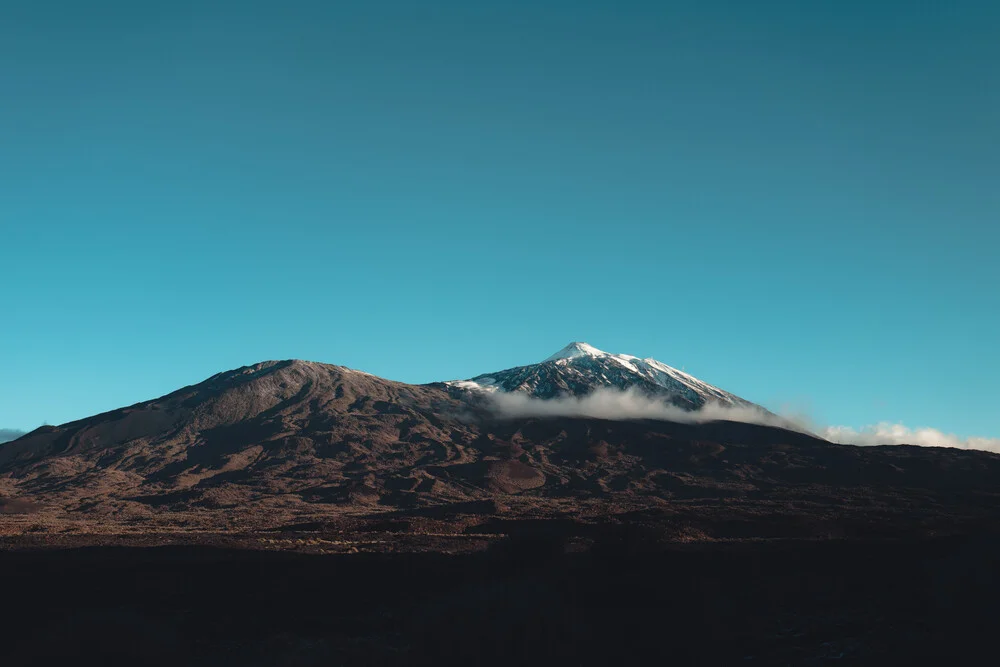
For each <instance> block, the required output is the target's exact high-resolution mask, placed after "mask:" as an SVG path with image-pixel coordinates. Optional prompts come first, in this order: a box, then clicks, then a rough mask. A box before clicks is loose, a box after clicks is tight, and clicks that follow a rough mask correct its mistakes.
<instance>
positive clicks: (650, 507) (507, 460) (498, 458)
mask: <svg viewBox="0 0 1000 667" xmlns="http://www.w3.org/2000/svg"><path fill="white" fill-rule="evenodd" d="M568 354H572V356H559V357H558V358H556V359H554V360H552V361H549V362H543V364H542V365H543V366H544V365H545V364H550V365H554V366H549V367H548V368H553V367H554V368H555V371H554V376H555V377H556V378H559V379H562V378H565V377H567V376H566V375H565V374H564V372H565V370H566V368H567V367H570V366H571V364H570V363H568V362H572V361H574V360H582V361H583V362H586V363H589V364H593V363H594V360H596V362H597V364H598V365H597V366H583V367H582V369H583V370H582V371H581V373H584V371H586V372H588V373H591V374H592V372H593V371H592V369H593V368H595V367H601V365H603V364H615V363H618V361H616V360H614V359H611V360H609V359H606V358H601V356H599V355H596V354H595V353H593V352H589V351H588V350H582V353H580V354H576V351H574V350H571V351H569V353H568ZM564 361H566V362H567V363H565V364H564V363H562V362H564ZM628 361H630V363H632V365H633V366H634V367H635V368H637V369H643V368H647V367H648V368H653V369H656V367H655V366H654V365H653V364H652V363H651V362H649V361H648V360H646V366H643V365H641V364H638V363H637V362H635V361H631V360H628ZM574 367H575V366H574ZM637 374H638V372H633V373H632V374H631V375H629V376H627V377H628V378H629V379H630V380H633V379H634V378H635V376H636V375H637ZM605 377H609V376H607V372H605ZM670 377H671V378H674V379H676V377H675V376H673V375H671V376H670ZM608 381H610V379H609V380H608ZM656 386H657V387H661V388H662V385H659V384H656ZM685 386H686V387H688V389H691V390H692V391H694V388H693V387H691V386H689V385H687V384H685ZM695 387H700V385H695ZM696 393H697V398H698V400H702V399H704V400H708V399H707V398H705V395H704V394H705V393H709V392H708V390H705V389H701V391H699V392H696ZM734 399H735V397H734ZM694 400H695V399H692V402H694ZM492 405H493V402H492V401H491V400H490V394H489V393H488V392H482V391H469V390H467V389H464V388H462V387H461V386H454V385H450V384H447V383H436V384H430V385H420V386H417V385H407V384H403V383H399V382H392V381H389V380H384V379H382V378H378V377H375V376H372V375H368V374H366V373H362V372H358V371H353V370H350V369H347V368H343V367H340V366H331V365H327V364H319V363H313V362H305V361H271V362H264V363H260V364H256V365H254V366H248V367H244V368H240V369H236V370H234V371H228V372H225V373H220V374H218V375H215V376H212V377H211V378H209V379H208V380H205V381H204V382H201V383H199V384H196V385H192V386H189V387H185V388H183V389H180V390H178V391H176V392H173V393H171V394H168V395H166V396H163V397H161V398H158V399H155V400H152V401H146V402H143V403H137V404H135V405H133V406H130V407H127V408H122V409H120V410H114V411H111V412H108V413H104V414H100V415H95V416H94V417H90V418H88V419H83V420H80V421H76V422H72V423H69V424H64V425H62V426H58V427H43V428H41V429H38V430H36V431H34V432H32V433H29V434H27V435H25V436H23V437H21V438H19V439H18V440H15V441H13V442H9V443H5V444H2V445H0V533H3V532H4V531H16V530H28V529H31V530H35V529H36V528H37V527H38V526H41V527H42V529H44V530H49V531H52V532H61V531H64V530H82V531H150V530H161V529H167V528H169V529H171V530H204V529H209V528H211V529H226V530H230V529H232V528H233V527H238V528H240V529H245V530H256V529H260V528H268V527H280V526H287V525H298V524H299V523H302V522H304V521H312V522H317V521H327V522H330V521H346V520H351V521H355V520H357V521H381V520H382V519H378V517H384V516H387V514H386V513H388V516H392V517H396V519H399V517H407V518H406V522H407V523H406V525H413V526H423V528H419V530H422V531H425V532H426V531H431V532H433V531H438V532H440V531H459V532H461V531H462V530H464V529H466V528H468V527H471V526H474V525H479V524H484V523H486V522H489V521H492V520H493V519H494V518H496V517H522V518H523V517H535V518H539V517H549V518H552V517H574V519H573V520H574V521H582V522H583V523H587V522H590V521H596V520H600V521H606V520H607V517H609V516H611V515H617V514H622V513H635V512H654V513H655V514H656V516H660V517H661V518H662V520H663V521H667V523H668V524H669V525H670V526H671V528H670V530H671V531H674V533H676V534H678V535H681V534H684V535H703V536H719V537H725V536H740V535H744V534H746V535H773V536H781V535H785V536H788V535H796V536H815V535H826V534H830V533H831V532H836V531H844V530H847V528H845V526H854V528H851V529H850V530H872V529H871V528H869V526H870V525H872V522H875V523H876V524H877V525H878V526H879V528H878V529H877V530H879V531H884V530H889V529H890V527H891V529H892V530H899V529H901V528H900V527H901V526H910V527H915V528H913V529H914V530H922V531H923V530H929V529H930V528H929V527H934V526H951V525H957V524H958V523H960V522H969V521H978V520H981V519H983V518H984V517H986V518H988V517H993V516H996V515H997V511H998V507H1000V502H998V491H997V489H998V488H1000V487H998V485H997V484H996V480H997V479H1000V456H997V455H991V454H987V453H983V452H970V451H963V450H942V449H931V448H915V447H890V448H862V447H851V446H843V445H834V444H831V443H828V442H826V441H824V440H820V439H817V438H815V437H812V436H809V435H807V434H803V433H797V432H793V431H787V430H784V429H781V428H775V427H769V426H761V425H755V424H745V423H736V422H727V421H716V422H709V423H703V424H681V423H674V422H669V421H658V420H648V419H630V420H621V421H617V420H616V421H608V420H601V419H592V418H584V417H532V418H528V417H521V418H507V417H502V416H500V415H498V414H496V413H494V412H493V411H492V409H491V406H492ZM26 512H27V513H30V516H28V517H27V518H24V519H22V518H19V517H21V516H22V515H24V514H25V513H26ZM643 516H645V515H643ZM435 517H437V518H435ZM456 517H457V518H456ZM463 517H464V518H463ZM427 521H430V522H431V524H426V522H427ZM420 522H425V523H420ZM435 522H436V523H435ZM415 530H416V529H415Z"/></svg>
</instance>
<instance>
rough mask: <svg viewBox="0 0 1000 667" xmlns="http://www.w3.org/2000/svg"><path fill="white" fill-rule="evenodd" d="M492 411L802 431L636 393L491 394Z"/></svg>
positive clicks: (773, 418) (743, 413) (742, 411)
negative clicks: (720, 423)
mask: <svg viewBox="0 0 1000 667" xmlns="http://www.w3.org/2000/svg"><path fill="white" fill-rule="evenodd" d="M486 396H487V397H488V399H489V401H490V403H491V404H492V407H493V409H494V410H495V411H496V412H498V413H499V414H501V415H503V416H505V417H592V418H595V419H616V420H620V419H662V420H664V421H672V422H681V423H685V424H700V423H704V422H710V421H735V422H745V423H749V424H765V425H768V426H779V427H781V428H788V429H793V430H797V431H804V430H805V428H803V426H802V425H800V424H799V423H797V422H795V421H793V420H790V419H787V418H785V417H780V416H778V415H775V414H771V413H769V412H764V411H762V410H759V409H756V408H752V407H730V406H726V405H722V404H720V403H709V404H707V405H705V406H704V407H703V408H701V409H700V410H695V411H689V410H684V409H683V408H679V407H677V406H675V405H670V404H668V403H665V402H663V401H662V400H659V399H656V398H653V397H650V396H647V395H646V394H644V393H642V392H641V391H638V390H636V389H628V390H625V391H621V390H618V389H605V388H601V389H597V390H596V391H594V392H592V393H590V394H587V395H585V396H563V397H559V398H548V399H543V398H535V397H533V396H530V395H528V394H525V393H522V392H511V393H505V392H499V391H498V392H491V393H489V394H487V395H486Z"/></svg>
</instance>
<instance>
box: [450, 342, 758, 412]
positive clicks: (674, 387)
mask: <svg viewBox="0 0 1000 667" xmlns="http://www.w3.org/2000/svg"><path fill="white" fill-rule="evenodd" d="M458 384H460V385H461V386H465V387H472V388H476V387H478V388H481V389H485V390H490V391H504V392H514V391H517V392H525V393H528V394H530V395H532V396H535V397H537V398H554V397H556V396H562V395H572V396H583V395H586V394H589V393H592V392H593V391H595V390H597V389H621V390H628V389H638V390H639V391H642V392H644V393H646V394H649V395H651V396H656V397H658V398H663V399H664V400H666V401H667V402H670V403H672V404H674V405H676V406H678V407H681V408H685V409H688V410H697V409H698V408H701V407H703V406H704V405H705V404H706V403H711V402H714V403H720V404H722V405H726V406H741V407H759V406H755V405H754V404H753V403H750V402H749V401H747V400H744V399H742V398H740V397H739V396H735V395H734V394H730V393H729V392H727V391H723V390H722V389H719V388H718V387H714V386H712V385H710V384H708V383H707V382H702V381H701V380H699V379H698V378H696V377H694V376H692V375H688V374H687V373H685V372H683V371H679V370H677V369H676V368H673V367H672V366H668V365H667V364H664V363H662V362H659V361H657V360H656V359H640V358H639V357H635V356H632V355H629V354H612V353H610V352H604V351H603V350H599V349H597V348H596V347H594V346H593V345H589V344H587V343H584V342H573V343H570V344H569V345H567V346H566V347H564V348H562V349H561V350H559V351H558V352H556V353H555V354H553V355H552V356H550V357H548V358H547V359H545V360H544V361H542V362H540V363H537V364H531V365H529V366H518V367H516V368H509V369H507V370H503V371H497V372H495V373H484V374H482V375H477V376H476V377H474V378H472V379H471V380H468V381H466V382H462V383H458Z"/></svg>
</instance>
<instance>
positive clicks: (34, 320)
mask: <svg viewBox="0 0 1000 667" xmlns="http://www.w3.org/2000/svg"><path fill="white" fill-rule="evenodd" d="M997 34H1000V5H998V4H997V3H995V2H971V1H964V0H957V1H955V2H951V3H912V2H877V1H876V2H859V1H853V0H848V1H844V0H841V1H838V2H826V1H823V0H819V1H816V2H808V3H803V2H792V1H786V2H777V1H769V0H764V1H761V2H753V3H749V2H711V1H708V2H705V1H699V2H674V3H672V2H648V3H646V2H642V3H640V2H631V3H630V2H618V3H608V2H600V3H597V2H586V1H584V2H580V1H577V2H562V1H558V2H555V1H550V2H541V3H528V2H503V3H499V2H497V3H494V2H485V1H484V2H479V3H469V2H428V3H415V2H378V1H373V2H365V3H330V2H280V3H279V2H254V1H248V0H244V1H242V2H214V3H212V2H209V3H204V2H183V1H178V2H170V3H165V2H164V3H134V2H109V1H106V0H95V1H94V2H90V3H80V2H52V1H46V0H37V1H35V2H21V3H12V2H8V3H4V4H3V5H2V6H0V97H2V103H0V268H2V274H0V275H2V278H0V308H2V311H0V312H2V318H3V319H2V320H0V325H2V326H0V427H8V428H25V429H27V428H33V427H35V426H37V425H39V424H40V423H42V422H43V421H47V422H49V423H60V422H64V421H68V420H71V419H76V418H80V417H84V416H87V415H89V414H92V413H95V412H99V411H104V410H108V409H112V408H115V407H118V406H121V405H125V404H130V403H134V402H136V401H139V400H144V399H148V398H151V397H154V396H157V395H160V394H163V393H166V392H168V391H171V390H173V389H175V388H177V387H179V386H181V385H185V384H191V383H194V382H197V381H200V380H201V379H204V378H205V377H207V376H208V375H211V374H213V373H215V372H217V371H220V370H223V369H227V368H232V367H236V366H240V365H244V364H249V363H254V362H256V361H260V360H264V359H273V358H290V357H297V358H305V359H312V360H317V361H326V362H331V363H338V364H344V365H348V366H351V367H354V368H359V369H362V370H366V371H369V372H372V373H376V374H378V375H382V376H385V377H388V378H392V379H397V380H403V381H408V382H427V381H432V380H439V379H451V378H460V377H468V376H472V375H475V374H478V373H480V372H485V371H490V370H497V369H499V368H505V367H509V366H514V365H520V364H525V363H532V362H535V361H539V360H541V359H543V358H545V357H546V356H548V355H549V354H551V353H552V352H554V351H556V350H557V349H559V348H560V347H562V346H563V345H565V344H566V343H567V342H569V341H571V340H585V341H588V342H590V343H591V344H593V345H595V346H597V347H599V348H602V349H605V350H609V351H614V352H624V353H630V354H636V355H640V356H644V357H646V356H652V357H655V358H657V359H660V360H661V361H664V362H666V363H669V364H672V365H675V366H678V367H684V368H685V369H686V370H687V371H688V372H691V373H694V374H695V375H697V376H699V377H701V378H702V379H705V380H707V381H709V382H712V383H713V384H716V385H719V386H721V387H724V388H726V389H728V390H730V391H733V392H734V393H737V394H740V395H742V396H744V397H746V398H748V399H751V400H755V401H758V402H762V403H764V404H766V405H768V406H769V407H774V408H778V407H781V406H783V405H791V406H793V407H795V408H797V409H800V410H808V411H809V412H811V413H812V414H813V415H814V416H815V417H816V418H817V419H818V420H819V421H821V422H824V423H830V424H846V425H852V426H861V425H864V424H870V423H874V422H878V421H892V422H897V421H898V422H903V423H905V424H907V425H911V426H919V425H928V426H933V427H936V428H939V429H942V430H944V431H948V432H955V433H959V434H966V435H973V434H979V435H993V436H995V435H1000V412H998V411H997V409H996V406H997V404H998V402H1000V389H998V386H1000V385H998V381H997V378H998V377H1000V354H998V352H997V348H996V344H997V341H998V340H1000V296H998V292H997V287H998V285H1000V262H998V261H997V251H998V248H1000V231H998V227H1000V224H998V223H1000V187H998V182H1000V75H998V74H997V69H996V65H997V63H998V62H1000V40H997V39H996V35H997Z"/></svg>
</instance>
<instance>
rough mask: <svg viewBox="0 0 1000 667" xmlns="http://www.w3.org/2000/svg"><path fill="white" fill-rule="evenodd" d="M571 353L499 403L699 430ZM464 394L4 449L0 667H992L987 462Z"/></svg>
mask: <svg viewBox="0 0 1000 667" xmlns="http://www.w3.org/2000/svg"><path fill="white" fill-rule="evenodd" d="M577 352H579V350H570V351H569V354H571V356H568V357H567V356H565V355H563V356H559V355H556V358H555V359H552V360H549V361H546V362H542V363H541V364H537V365H536V368H534V369H532V368H531V367H522V368H521V369H512V371H513V372H511V373H507V375H506V377H509V378H513V377H520V378H524V377H536V378H541V377H543V374H544V376H545V377H547V378H549V379H548V380H547V382H549V385H546V386H552V383H555V384H556V385H560V384H566V383H569V382H571V381H572V382H576V381H578V380H580V378H582V377H584V378H586V376H587V375H588V374H589V378H586V382H588V383H590V385H591V386H595V387H597V388H600V387H605V386H610V387H613V388H616V389H633V388H635V387H638V388H639V389H640V390H642V391H643V392H645V393H646V394H647V395H651V396H659V397H660V398H662V399H663V400H664V401H665V402H670V403H672V404H673V405H675V406H676V405H678V404H683V403H684V400H681V399H683V398H684V397H687V399H690V400H689V401H688V405H689V407H690V408H692V409H697V408H698V407H700V406H702V405H704V403H699V402H698V401H696V400H694V399H693V398H692V397H693V396H698V397H701V398H700V399H699V400H701V399H704V400H705V401H706V402H707V401H708V398H705V396H703V395H702V394H701V393H698V391H694V389H692V387H695V388H698V390H699V391H704V392H706V393H707V394H711V392H710V391H709V390H707V389H704V388H703V387H701V385H700V384H697V383H698V382H700V381H696V380H694V379H693V378H692V381H686V382H688V384H690V385H691V386H688V384H685V387H687V389H678V387H677V386H675V385H673V384H671V383H670V382H664V383H662V384H657V383H651V384H647V385H643V384H642V382H644V381H645V380H643V379H642V378H644V377H646V374H647V373H646V372H647V370H648V368H651V367H652V365H651V364H649V363H647V366H646V367H643V366H641V365H639V364H636V363H635V362H632V361H630V362H629V363H632V364H633V365H634V366H635V368H636V372H635V373H631V374H629V373H623V374H618V375H615V374H609V373H608V372H607V370H606V369H605V365H606V364H617V363H618V362H617V361H615V360H614V359H612V360H608V359H607V358H603V356H602V355H605V353H600V354H599V355H598V354H595V353H591V352H590V351H589V350H583V351H582V352H581V353H580V354H577ZM575 359H579V360H581V361H579V362H576V361H574V360H575ZM633 359H634V358H633ZM657 363H658V362H657ZM538 367H540V368H538ZM595 369H597V370H596V371H595ZM626 370H627V369H626ZM594 373H596V375H595V374H594ZM489 377H492V378H494V379H495V378H497V377H500V378H503V377H504V373H494V374H490V375H489ZM671 377H672V378H674V379H677V378H676V377H674V376H671ZM678 377H679V376H678ZM567 378H569V379H567ZM637 378H638V379H637ZM682 379H683V378H682ZM475 384H476V386H470V385H469V384H467V383H463V382H458V383H435V384H430V385H421V386H414V385H407V384H402V383H398V382H391V381H388V380H384V379H381V378H378V377H375V376H372V375H368V374H366V373H362V372H359V371H355V370H351V369H347V368H344V367H339V366H332V365H326V364H319V363H314V362H305V361H280V362H264V363H261V364H256V365H254V366H249V367H245V368H240V369H237V370H234V371H228V372H225V373H220V374H218V375H215V376H213V377H211V378H209V379H208V380H206V381H204V382H201V383H199V384H195V385H192V386H190V387H185V388H183V389H180V390H178V391H176V392H174V393H171V394H168V395H166V396H163V397H161V398H157V399H155V400H152V401H146V402H143V403H138V404H136V405H133V406H129V407H126V408H122V409H119V410H115V411H112V412H109V413H105V414H101V415H96V416H94V417H91V418H88V419H84V420H80V421H77V422H72V423H69V424H64V425H61V426H55V427H52V426H47V427H43V428H40V429H37V430H35V431H33V432H31V433H29V434H26V435H24V436H23V437H20V438H18V439H16V440H14V441H12V442H8V443H4V444H2V445H0V585H3V587H4V590H5V595H6V596H7V599H10V600H17V601H18V602H17V605H16V609H17V612H16V613H15V614H13V615H12V616H11V617H10V618H9V620H7V621H6V625H5V629H7V631H8V632H7V635H8V637H9V639H8V640H7V641H5V642H0V660H2V661H3V662H4V664H17V665H32V664H37V665H43V664H64V663H65V661H66V660H69V659H73V658H76V657H77V656H88V657H92V658H99V659H100V660H102V661H103V664H107V665H115V664H122V665H126V664H129V665H131V664H162V665H173V664H185V665H224V664H239V665H275V664H282V665H286V664H287V665H328V664H391V665H396V664H398V665H404V664H405V665H409V664H458V663H462V664H468V663H470V662H471V663H474V664H488V665H494V664H496V665H499V664H553V663H554V662H558V661H563V662H565V661H566V660H570V661H571V662H573V663H574V664H604V663H606V662H608V661H609V660H615V659H618V660H620V659H622V658H626V659H629V660H638V658H639V656H652V657H653V658H654V659H656V660H658V661H659V662H670V663H674V664H684V665H687V664H705V665H719V664H765V665H789V664H794V665H799V664H801V665H824V664H845V663H850V664H871V665H889V664H907V665H912V664H921V663H922V662H924V661H930V663H928V664H940V663H941V662H942V661H949V662H951V663H953V664H959V663H962V662H963V661H967V660H971V659H972V657H973V656H975V655H977V654H978V653H979V652H980V651H982V650H986V649H987V648H988V634H987V630H988V628H989V627H990V622H991V619H995V613H994V612H992V601H993V600H994V599H995V598H996V595H997V593H1000V583H998V581H997V578H996V575H995V574H994V573H995V572H997V571H998V570H997V568H996V565H997V564H998V563H1000V549H998V548H997V544H1000V530H998V528H1000V522H998V516H1000V513H998V509H1000V484H998V481H1000V456H998V455H994V454H989V453H985V452H976V451H966V450H958V449H940V448H919V447H909V446H901V447H852V446H844V445H835V444H832V443H829V442H826V441H824V440H822V439H819V438H817V437H814V436H812V435H810V434H807V433H802V432H799V431H796V430H786V429H783V428H778V427H775V426H766V425H760V424H751V423H743V422H735V421H725V420H721V421H698V422H691V423H681V422H676V421H666V420H653V419H615V420H608V419H595V418H587V417H582V416H575V417H568V416H558V415H549V416H545V417H537V416H536V417H527V416H513V415H510V414H507V413H504V412H503V411H498V410H496V405H495V403H494V401H493V398H492V397H494V396H495V395H496V392H504V391H519V392H523V393H525V394H529V395H532V396H535V395H537V391H536V390H537V389H538V387H540V386H541V385H539V384H533V383H531V382H528V383H527V384H524V382H520V383H519V384H517V386H509V387H503V386H499V385H497V384H494V385H493V386H492V387H490V386H487V385H486V384H485V383H484V384H480V383H478V382H476V383H475ZM702 384H704V383H702ZM567 386H568V385H567ZM705 386H708V387H710V385H705ZM687 390H691V391H694V394H692V393H686V392H687ZM546 391H547V390H546ZM718 391H720V392H721V391H722V390H718ZM678 392H679V393H678ZM543 393H544V392H543ZM678 396H680V397H681V399H678V398H677V397H678ZM678 401H679V402H678ZM736 401H742V399H737V398H736V397H733V405H739V406H741V407H747V405H749V404H747V405H744V403H745V402H742V403H737V402H736ZM750 407H752V406H750ZM8 608H9V609H12V608H11V607H8ZM956 661H957V662H956Z"/></svg>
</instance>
